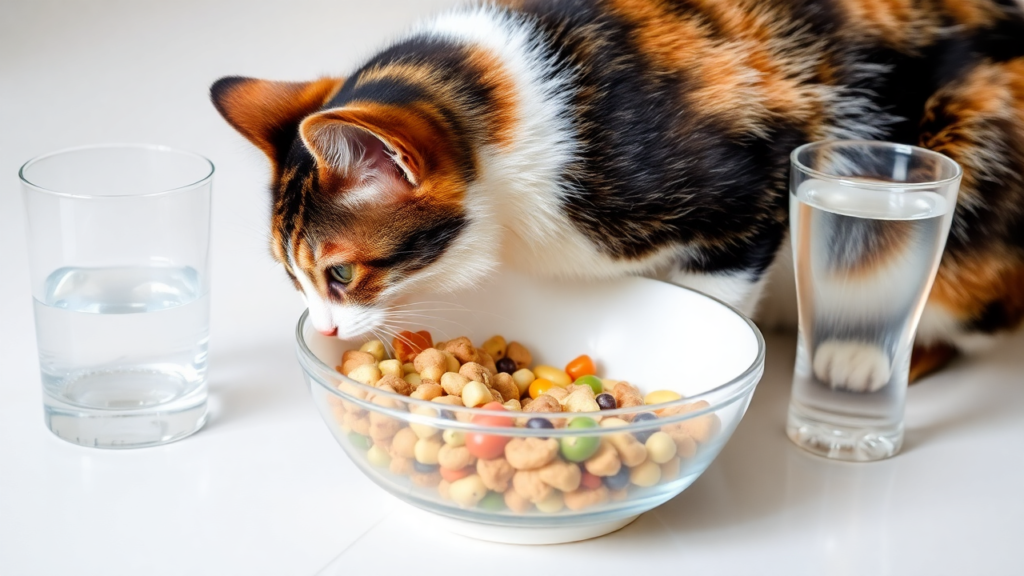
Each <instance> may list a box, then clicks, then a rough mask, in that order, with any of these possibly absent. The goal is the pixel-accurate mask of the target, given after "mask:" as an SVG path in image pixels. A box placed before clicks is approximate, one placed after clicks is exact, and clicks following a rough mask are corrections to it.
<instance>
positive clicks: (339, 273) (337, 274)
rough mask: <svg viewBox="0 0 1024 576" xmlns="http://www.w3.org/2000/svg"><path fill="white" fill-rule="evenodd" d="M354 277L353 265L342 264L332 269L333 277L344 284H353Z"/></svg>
mask: <svg viewBox="0 0 1024 576" xmlns="http://www.w3.org/2000/svg"><path fill="white" fill-rule="evenodd" d="M354 275H355V269H354V268H353V266H352V265H351V264H342V265H341V266H332V267H331V277H332V278H334V279H335V280H337V281H338V282H341V283H342V284H349V283H351V282H352V277H353V276H354Z"/></svg>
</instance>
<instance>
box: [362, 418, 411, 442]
mask: <svg viewBox="0 0 1024 576" xmlns="http://www.w3.org/2000/svg"><path fill="white" fill-rule="evenodd" d="M401 427H402V424H401V423H400V422H399V421H398V420H395V419H394V418H392V417H391V416H385V415H384V414H380V413H378V412H370V429H369V433H368V434H367V435H368V436H369V437H370V438H373V439H374V440H385V439H388V438H391V437H393V436H394V435H395V434H396V433H397V432H398V430H399V429H400V428H401Z"/></svg>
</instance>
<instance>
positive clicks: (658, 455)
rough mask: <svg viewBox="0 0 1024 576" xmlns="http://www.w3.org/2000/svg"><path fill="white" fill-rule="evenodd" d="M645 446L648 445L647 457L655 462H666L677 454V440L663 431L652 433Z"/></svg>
mask: <svg viewBox="0 0 1024 576" xmlns="http://www.w3.org/2000/svg"><path fill="white" fill-rule="evenodd" d="M644 446H646V447H647V457H648V458H650V459H651V461H652V462H654V463H655V464H664V463H666V462H668V461H669V460H671V459H672V458H673V457H674V456H675V455H676V442H675V440H673V439H672V437H671V436H669V435H668V434H666V433H664V432H661V431H659V432H655V433H654V434H651V436H650V438H648V439H647V442H644Z"/></svg>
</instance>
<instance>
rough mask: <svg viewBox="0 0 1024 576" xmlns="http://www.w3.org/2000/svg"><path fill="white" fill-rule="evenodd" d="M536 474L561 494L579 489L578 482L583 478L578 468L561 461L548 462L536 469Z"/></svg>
mask: <svg viewBox="0 0 1024 576" xmlns="http://www.w3.org/2000/svg"><path fill="white" fill-rule="evenodd" d="M537 474H539V475H540V479H541V480H542V481H543V482H544V483H545V484H547V485H548V486H551V487H553V488H558V489H559V490H561V491H562V492H572V491H573V490H575V489H577V488H579V487H580V481H581V480H582V478H583V474H582V473H581V472H580V467H579V466H577V465H576V464H573V463H571V462H565V461H563V460H554V461H552V462H550V463H549V464H548V465H546V466H544V467H542V468H540V469H538V470H537Z"/></svg>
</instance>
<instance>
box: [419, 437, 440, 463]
mask: <svg viewBox="0 0 1024 576" xmlns="http://www.w3.org/2000/svg"><path fill="white" fill-rule="evenodd" d="M442 446H444V444H442V443H441V441H440V440H438V439H437V438H433V437H431V438H420V439H419V440H417V441H416V446H414V447H413V457H414V458H416V461H417V462H419V463H420V464H437V455H438V453H439V452H440V451H441V447H442Z"/></svg>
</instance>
